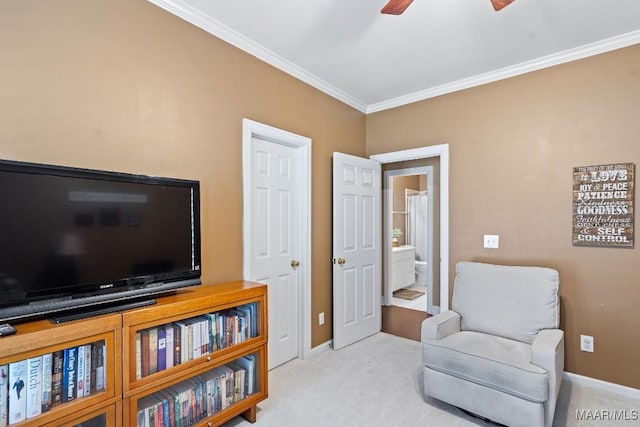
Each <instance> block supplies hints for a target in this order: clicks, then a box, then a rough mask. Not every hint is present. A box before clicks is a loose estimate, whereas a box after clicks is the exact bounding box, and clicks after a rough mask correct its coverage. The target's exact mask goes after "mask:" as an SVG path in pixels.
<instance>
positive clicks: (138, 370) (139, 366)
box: [136, 331, 142, 380]
mask: <svg viewBox="0 0 640 427" xmlns="http://www.w3.org/2000/svg"><path fill="white" fill-rule="evenodd" d="M140 378H142V335H141V333H140V331H138V332H137V333H136V379H138V380H139V379H140Z"/></svg>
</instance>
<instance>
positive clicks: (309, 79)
mask: <svg viewBox="0 0 640 427" xmlns="http://www.w3.org/2000/svg"><path fill="white" fill-rule="evenodd" d="M147 1H148V2H149V3H153V4H155V5H156V6H158V7H160V8H161V9H164V10H166V11H167V12H170V13H172V14H173V15H176V16H178V17H179V18H182V19H184V20H185V21H187V22H189V23H191V24H193V25H195V26H196V27H198V28H200V29H202V30H204V31H206V32H208V33H209V34H212V35H214V36H216V37H218V38H219V39H221V40H224V41H225V42H227V43H229V44H231V45H233V46H235V47H237V48H238V49H241V50H243V51H245V52H247V53H248V54H250V55H252V56H255V57H256V58H258V59H260V60H261V61H264V62H266V63H267V64H269V65H272V66H274V67H276V68H277V69H279V70H281V71H284V72H285V73H287V74H289V75H291V76H293V77H295V78H297V79H298V80H301V81H303V82H304V83H307V84H308V85H310V86H312V87H314V88H316V89H318V90H320V91H322V92H324V93H326V94H327V95H329V96H331V97H333V98H335V99H337V100H339V101H341V102H344V103H345V104H347V105H349V106H350V107H353V108H355V109H356V110H358V111H360V112H362V113H366V111H367V105H366V104H365V103H364V102H362V101H360V100H358V99H356V98H354V97H353V96H351V95H349V94H347V93H346V92H344V91H342V90H340V89H338V88H336V87H334V86H332V85H330V84H329V83H327V82H325V81H324V80H322V79H320V78H318V77H316V76H314V75H313V74H311V73H309V72H307V71H306V70H304V69H302V68H301V67H299V66H297V65H295V64H293V63H291V62H290V61H287V60H286V59H284V58H283V57H281V56H280V55H278V54H276V53H275V52H272V51H271V50H269V49H266V48H265V47H263V46H261V45H259V44H257V43H256V42H254V41H253V40H251V39H249V38H248V37H245V36H244V35H242V34H240V33H238V32H237V31H234V30H232V29H231V28H229V27H228V26H226V25H224V24H223V23H221V22H220V21H217V20H215V19H213V18H211V17H209V16H207V15H205V14H203V13H202V12H200V11H199V10H197V9H194V8H193V7H191V6H190V5H188V4H186V3H185V2H184V1H182V0H147Z"/></svg>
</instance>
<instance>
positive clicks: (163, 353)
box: [157, 326, 167, 371]
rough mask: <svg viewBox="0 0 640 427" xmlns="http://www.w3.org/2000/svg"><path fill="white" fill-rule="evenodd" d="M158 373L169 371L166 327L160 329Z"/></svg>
mask: <svg viewBox="0 0 640 427" xmlns="http://www.w3.org/2000/svg"><path fill="white" fill-rule="evenodd" d="M157 361H158V371H164V370H165V369H167V336H166V332H165V329H164V326H161V327H159V328H158V359H157Z"/></svg>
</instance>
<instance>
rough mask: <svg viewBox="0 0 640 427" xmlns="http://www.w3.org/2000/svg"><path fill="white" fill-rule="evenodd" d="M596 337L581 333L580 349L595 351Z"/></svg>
mask: <svg viewBox="0 0 640 427" xmlns="http://www.w3.org/2000/svg"><path fill="white" fill-rule="evenodd" d="M594 346H595V344H594V339H593V337H591V336H589V335H580V350H582V351H588V352H589V353H593V349H594Z"/></svg>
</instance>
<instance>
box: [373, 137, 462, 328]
mask: <svg viewBox="0 0 640 427" xmlns="http://www.w3.org/2000/svg"><path fill="white" fill-rule="evenodd" d="M371 159H372V160H377V161H379V162H381V163H382V167H383V170H392V169H403V168H412V167H422V166H428V165H431V164H433V165H435V164H438V165H439V166H438V168H434V172H433V174H432V175H433V177H434V181H435V179H436V178H438V179H439V185H434V187H436V190H439V198H436V197H434V208H433V215H432V218H434V219H439V224H437V223H435V222H434V226H433V242H434V251H432V254H433V255H432V256H433V262H432V266H433V298H431V300H432V303H430V304H433V305H434V306H435V307H429V305H430V304H428V310H429V311H430V312H431V311H433V313H438V312H439V311H446V310H448V309H449V145H448V144H441V145H435V146H429V147H421V148H415V149H410V150H403V151H396V152H390V153H384V154H378V155H373V156H371ZM438 187H439V188H438ZM434 192H438V191H434ZM438 199H439V203H437V201H438ZM387 216H389V215H387ZM390 229H391V226H389V227H386V228H385V229H384V232H385V233H389V234H388V235H387V239H388V241H390V240H391V238H392V236H391V234H390V233H391V232H390ZM438 248H439V250H440V251H439V253H437V249H438ZM387 262H388V261H387ZM383 291H384V289H381V292H383ZM437 306H439V310H438V307H437ZM428 316H429V314H427V312H425V311H418V310H412V309H406V308H401V307H397V306H393V305H383V307H382V330H383V331H384V332H388V333H391V334H393V335H397V336H401V337H405V338H409V339H413V340H416V341H420V327H421V324H422V320H424V319H425V318H426V317H428Z"/></svg>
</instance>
